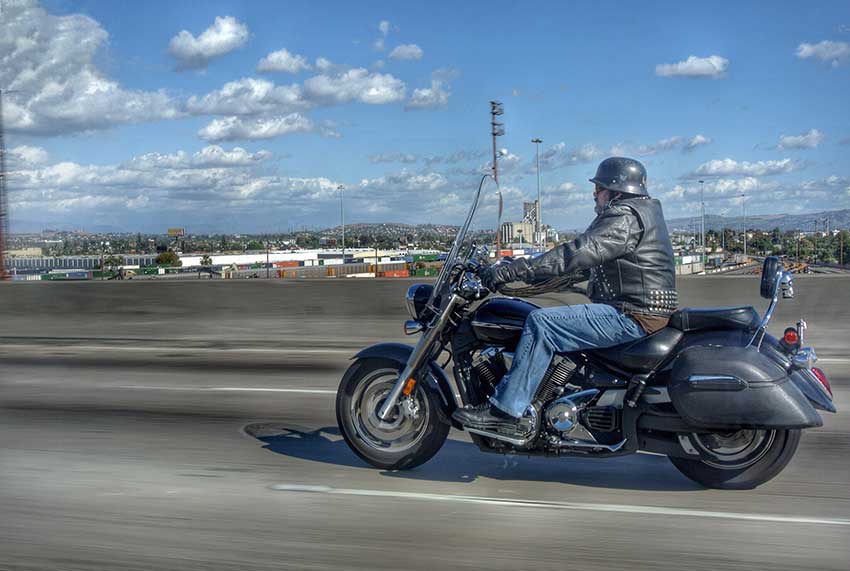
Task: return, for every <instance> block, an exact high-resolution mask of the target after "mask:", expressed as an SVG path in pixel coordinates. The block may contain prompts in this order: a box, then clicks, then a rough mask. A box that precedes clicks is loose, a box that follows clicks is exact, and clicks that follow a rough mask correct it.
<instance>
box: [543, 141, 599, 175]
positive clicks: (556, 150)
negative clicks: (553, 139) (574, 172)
mask: <svg viewBox="0 0 850 571" xmlns="http://www.w3.org/2000/svg"><path fill="white" fill-rule="evenodd" d="M604 155H605V151H604V150H602V149H600V148H599V147H597V146H596V145H594V144H592V143H587V144H585V145H582V146H581V147H578V148H576V149H568V148H567V144H566V143H564V142H560V143H556V144H554V145H552V146H551V147H549V148H548V149H546V150H544V151H542V152H541V153H540V170H541V171H544V170H552V169H557V168H561V167H564V166H568V165H576V164H580V163H589V162H592V161H596V160H598V159H600V158H602V157H603V156H604ZM533 168H534V169H536V165H534V166H533ZM530 172H534V171H530Z"/></svg>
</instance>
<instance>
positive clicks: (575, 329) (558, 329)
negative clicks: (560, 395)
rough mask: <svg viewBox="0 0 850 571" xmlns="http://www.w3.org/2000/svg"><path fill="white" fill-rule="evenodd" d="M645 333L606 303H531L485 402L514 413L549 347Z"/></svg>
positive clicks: (585, 345) (532, 387) (564, 348)
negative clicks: (537, 306) (504, 369)
mask: <svg viewBox="0 0 850 571" xmlns="http://www.w3.org/2000/svg"><path fill="white" fill-rule="evenodd" d="M645 335H646V333H645V332H644V330H643V329H642V328H641V326H640V325H638V324H637V322H636V321H635V320H633V319H632V318H631V317H629V316H627V315H624V314H623V313H620V312H619V311H617V310H616V309H614V308H613V307H611V306H610V305H604V304H599V303H593V304H588V305H567V306H563V307H549V308H545V309H536V310H534V311H532V312H531V313H530V314H529V315H528V319H527V320H526V322H525V327H524V328H523V330H522V337H520V340H519V344H518V345H517V348H516V353H515V355H514V361H513V364H512V365H511V370H510V371H508V374H507V375H505V378H504V379H502V382H500V383H499V384H498V385H497V386H496V392H495V393H494V394H493V396H491V397H490V402H491V403H493V404H494V405H496V406H497V407H498V408H500V409H501V410H503V411H505V412H507V413H508V414H510V415H512V416H515V417H517V418H519V417H521V416H522V415H523V413H524V412H525V410H526V409H527V408H528V405H530V404H531V400H532V399H533V398H534V394H535V393H536V392H537V387H539V386H540V383H541V382H543V375H544V374H545V373H546V369H547V368H548V367H549V363H550V362H551V361H552V357H554V356H555V353H570V352H573V351H581V350H583V349H592V348H603V347H613V346H614V345H619V344H621V343H627V342H629V341H634V340H635V339H640V338H641V337H644V336H645Z"/></svg>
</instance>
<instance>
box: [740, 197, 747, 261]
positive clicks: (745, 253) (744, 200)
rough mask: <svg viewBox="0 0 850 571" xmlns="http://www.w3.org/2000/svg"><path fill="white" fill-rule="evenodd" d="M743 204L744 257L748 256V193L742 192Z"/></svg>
mask: <svg viewBox="0 0 850 571" xmlns="http://www.w3.org/2000/svg"><path fill="white" fill-rule="evenodd" d="M741 205H742V206H743V207H744V258H746V257H747V195H746V194H744V193H743V192H742V193H741Z"/></svg>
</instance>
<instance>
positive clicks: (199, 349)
mask: <svg viewBox="0 0 850 571" xmlns="http://www.w3.org/2000/svg"><path fill="white" fill-rule="evenodd" d="M139 343H144V340H139ZM4 349H7V350H12V349H37V350H42V351H43V350H46V349H49V350H51V351H66V350H70V349H79V350H83V351H148V352H151V351H156V352H158V353H175V352H181V353H185V352H195V351H197V352H201V353H204V352H213V353H279V354H284V355H290V354H294V355H298V354H323V353H327V354H336V355H354V354H355V353H356V352H357V349H329V348H328V349H317V348H310V347H303V348H287V347H277V348H275V347H244V348H238V347H228V348H216V347H179V346H177V347H158V346H147V345H134V346H125V345H33V344H23V343H21V344H18V343H15V344H12V345H5V346H0V350H4Z"/></svg>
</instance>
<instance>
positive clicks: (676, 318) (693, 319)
mask: <svg viewBox="0 0 850 571" xmlns="http://www.w3.org/2000/svg"><path fill="white" fill-rule="evenodd" d="M758 323H759V315H758V313H757V312H756V310H755V309H753V307H752V306H751V305H743V306H740V307H698V308H694V307H686V308H682V309H679V310H677V311H676V312H674V313H673V315H671V316H670V323H669V324H668V327H672V328H673V329H678V330H679V331H682V332H684V333H688V332H691V331H705V330H711V329H715V330H717V329H745V330H749V329H755V327H756V325H758Z"/></svg>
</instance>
